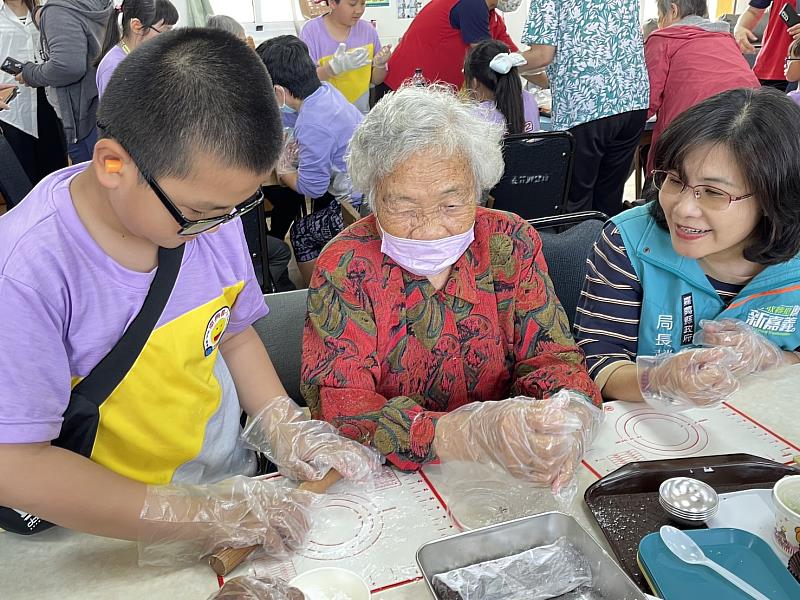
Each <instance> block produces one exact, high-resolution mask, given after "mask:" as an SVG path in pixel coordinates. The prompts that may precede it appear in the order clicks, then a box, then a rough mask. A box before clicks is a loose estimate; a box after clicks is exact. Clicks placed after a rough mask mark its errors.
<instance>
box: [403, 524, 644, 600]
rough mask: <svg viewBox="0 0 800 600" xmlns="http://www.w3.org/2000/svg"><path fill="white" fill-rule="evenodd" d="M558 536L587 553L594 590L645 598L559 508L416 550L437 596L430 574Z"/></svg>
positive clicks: (621, 599) (620, 598)
mask: <svg viewBox="0 0 800 600" xmlns="http://www.w3.org/2000/svg"><path fill="white" fill-rule="evenodd" d="M562 536H566V537H567V539H569V541H570V542H572V543H573V544H574V545H575V547H576V548H578V549H579V550H580V551H581V552H583V554H584V556H586V558H587V560H588V561H589V564H590V565H591V567H592V580H593V583H592V587H593V588H594V589H595V590H597V591H598V592H600V593H601V594H603V595H604V596H606V597H607V598H613V600H645V595H644V594H643V593H642V592H641V590H639V589H637V588H636V585H635V584H634V583H633V582H632V581H631V580H630V578H629V577H628V576H627V575H625V573H624V572H623V571H622V569H620V568H619V565H617V563H616V562H615V561H614V559H613V558H612V557H611V556H609V555H608V553H606V551H605V550H603V549H602V548H601V547H600V545H599V544H598V543H597V542H596V541H595V540H594V538H592V536H591V535H589V533H587V531H586V530H585V529H584V528H583V527H581V526H580V524H579V523H578V522H577V521H576V520H575V519H574V518H573V517H570V516H569V515H565V514H563V513H559V512H549V513H544V514H541V515H533V516H530V517H523V518H522V519H516V520H514V521H508V522H507V523H500V524H499V525H491V526H489V527H483V528H481V529H474V530H472V531H465V532H464V533H459V534H456V535H452V536H450V537H446V538H442V539H440V540H435V541H433V542H428V543H427V544H424V545H423V546H421V547H420V549H419V550H417V564H418V565H419V568H420V571H422V574H423V576H424V577H425V581H426V583H427V584H428V588H429V589H430V591H431V594H433V597H434V598H437V599H439V596H438V595H437V594H436V592H435V591H434V589H433V583H432V582H433V577H434V575H438V574H440V573H446V572H447V571H452V570H453V569H460V568H462V567H466V566H469V565H474V564H477V563H481V562H485V561H488V560H494V559H497V558H503V557H505V556H511V555H514V554H519V553H520V552H524V551H525V550H529V549H531V548H535V547H537V546H544V545H547V544H552V543H553V542H555V541H556V540H557V539H558V538H560V537H562Z"/></svg>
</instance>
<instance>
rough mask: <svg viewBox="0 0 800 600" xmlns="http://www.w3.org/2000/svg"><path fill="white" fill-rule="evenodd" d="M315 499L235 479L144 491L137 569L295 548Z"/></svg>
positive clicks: (259, 482)
mask: <svg viewBox="0 0 800 600" xmlns="http://www.w3.org/2000/svg"><path fill="white" fill-rule="evenodd" d="M315 498H317V496H316V495H315V494H312V493H310V492H304V491H302V490H298V489H288V488H284V487H280V486H279V485H277V484H276V482H275V481H268V480H267V481H265V480H259V479H252V478H250V477H244V476H237V477H233V478H231V479H226V480H225V481H221V482H219V483H215V484H212V485H179V484H177V485H150V486H148V487H147V495H146V496H145V501H144V504H143V505H142V511H141V514H140V517H139V519H140V521H139V524H140V528H139V531H140V533H139V563H140V564H142V565H157V566H173V565H179V564H190V563H194V562H196V561H197V560H199V559H200V558H202V557H204V556H207V555H209V554H211V553H212V552H214V551H215V550H217V549H219V548H222V547H227V548H245V547H249V546H260V547H261V548H262V549H263V551H264V552H265V553H266V554H267V555H269V556H285V555H287V554H288V553H290V552H294V551H296V550H298V549H299V548H301V547H302V546H303V544H304V542H305V538H306V534H307V533H308V530H309V528H310V526H311V517H310V509H311V506H312V505H313V503H314V502H315V501H316V500H315Z"/></svg>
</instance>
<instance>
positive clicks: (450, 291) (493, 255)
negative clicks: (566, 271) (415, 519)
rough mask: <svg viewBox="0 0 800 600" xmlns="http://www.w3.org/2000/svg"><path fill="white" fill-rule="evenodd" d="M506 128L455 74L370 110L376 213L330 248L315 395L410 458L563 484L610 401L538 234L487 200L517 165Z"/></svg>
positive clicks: (310, 365)
mask: <svg viewBox="0 0 800 600" xmlns="http://www.w3.org/2000/svg"><path fill="white" fill-rule="evenodd" d="M502 134H503V129H502V126H500V125H497V124H495V123H489V122H487V121H485V120H484V119H482V118H481V117H480V116H479V115H477V114H476V107H475V105H474V104H466V103H462V102H460V101H459V100H458V99H457V98H456V97H455V96H454V95H453V94H452V92H450V91H448V90H446V89H444V88H443V87H441V86H433V87H429V88H425V87H403V88H401V89H400V90H398V91H397V92H394V93H393V94H390V95H388V96H386V97H385V98H384V99H383V100H382V101H381V102H379V103H378V104H377V105H376V107H375V108H374V109H373V110H372V112H370V114H369V115H367V117H366V118H365V120H364V122H363V123H362V125H361V126H360V127H359V129H357V130H356V133H355V135H354V137H353V140H352V142H351V147H350V155H349V158H348V160H349V168H350V173H351V176H352V179H353V184H354V186H355V187H356V188H357V189H359V190H360V191H363V192H365V193H366V194H367V195H368V197H369V199H370V202H371V205H372V208H373V211H374V214H373V215H370V216H369V217H367V218H365V219H362V220H361V221H358V222H357V223H355V224H354V225H352V226H351V227H350V228H349V229H347V230H346V231H344V232H342V233H341V234H340V235H339V236H337V237H336V238H335V239H334V240H333V241H332V242H331V243H330V244H328V246H327V247H326V248H325V250H324V251H323V252H322V254H321V255H320V257H319V259H318V262H317V268H316V271H315V273H314V277H313V279H312V282H311V287H310V289H309V299H308V310H309V315H308V319H307V321H306V326H305V335H304V340H303V367H302V382H303V394H304V396H305V398H306V400H307V401H308V405H309V407H310V408H311V412H312V414H314V415H315V416H316V417H319V418H322V419H325V420H327V421H329V422H331V423H333V424H334V425H336V426H337V427H338V428H339V429H340V431H341V432H342V433H343V434H345V435H347V436H349V437H351V438H354V439H358V440H361V441H362V442H364V443H371V444H372V445H373V446H374V447H375V448H377V449H378V451H380V452H381V453H382V454H383V455H384V456H385V457H386V458H387V459H388V461H389V462H391V463H392V464H394V465H395V466H397V467H399V468H401V469H405V470H412V469H416V468H419V467H420V466H421V465H423V464H424V463H426V462H428V461H431V460H434V459H436V458H437V457H438V458H442V459H444V458H445V457H446V458H453V459H460V460H478V461H481V462H490V463H493V464H497V465H499V466H500V467H503V468H506V469H507V470H508V471H509V472H511V473H512V474H514V475H520V476H521V477H524V478H526V479H529V480H535V481H538V482H548V483H554V482H555V478H557V476H558V475H559V474H560V473H563V470H564V468H566V467H568V466H569V463H570V460H568V459H567V458H566V451H565V449H570V450H575V448H574V441H575V438H576V436H575V434H576V433H577V434H578V435H577V438H578V439H579V442H580V443H579V444H578V446H579V448H578V449H577V450H578V452H577V454H578V455H579V453H580V452H579V450H580V448H583V447H585V445H586V444H587V443H588V441H589V437H590V435H591V433H592V429H593V427H594V425H595V424H596V416H597V415H596V413H599V412H600V411H599V410H598V409H596V408H594V406H593V405H592V403H599V402H600V397H599V394H598V391H597V389H596V388H595V386H594V385H593V384H592V381H591V379H590V378H589V376H588V374H587V371H586V367H585V364H584V357H583V355H582V354H581V352H580V350H578V348H577V347H576V346H575V343H574V341H573V339H572V337H571V336H570V333H569V325H568V322H567V317H566V314H565V313H564V310H563V309H562V307H561V305H560V303H559V301H558V299H557V298H556V296H555V293H554V292H553V285H552V282H551V281H550V278H549V277H548V275H547V265H546V264H545V260H544V258H543V256H542V253H541V241H540V239H539V236H538V235H537V233H536V231H535V230H534V229H533V228H532V227H531V226H530V225H528V224H527V223H526V222H525V221H523V220H522V219H521V218H519V217H518V216H515V215H512V214H508V213H504V212H498V211H493V210H488V209H484V208H479V207H477V200H478V198H479V197H480V195H481V191H482V190H486V189H489V188H491V187H492V186H493V185H494V184H495V183H496V182H497V181H498V179H499V178H500V176H501V175H502V172H503V158H502V153H501V147H500V139H501V137H502ZM515 395H522V396H527V398H524V399H511V400H507V399H506V398H509V396H515ZM504 399H506V400H504ZM547 399H549V401H548V400H547ZM575 415H578V427H577V429H582V431H579V432H576V431H575V429H576V428H575V427H573V426H572V425H570V424H574V423H575V422H576V416H575ZM576 458H577V456H576V453H575V452H572V454H571V461H572V464H575V463H574V461H575V459H576Z"/></svg>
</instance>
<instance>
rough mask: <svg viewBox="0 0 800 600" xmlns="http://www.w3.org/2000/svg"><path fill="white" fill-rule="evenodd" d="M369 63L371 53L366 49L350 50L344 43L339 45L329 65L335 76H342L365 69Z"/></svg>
mask: <svg viewBox="0 0 800 600" xmlns="http://www.w3.org/2000/svg"><path fill="white" fill-rule="evenodd" d="M369 63H370V60H369V52H367V49H366V48H353V49H352V50H348V49H347V45H346V44H344V43H342V44H339V47H338V48H337V49H336V52H334V54H333V58H331V60H330V62H329V63H328V64H329V65H330V66H331V71H333V74H334V75H341V74H342V73H344V72H346V71H352V70H353V69H360V68H361V67H365V66H367V65H368V64H369Z"/></svg>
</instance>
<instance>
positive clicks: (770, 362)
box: [694, 319, 788, 377]
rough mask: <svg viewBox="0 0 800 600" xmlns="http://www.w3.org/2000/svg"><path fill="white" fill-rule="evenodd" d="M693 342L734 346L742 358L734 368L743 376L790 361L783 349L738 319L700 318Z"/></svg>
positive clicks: (704, 344) (732, 369)
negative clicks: (716, 319)
mask: <svg viewBox="0 0 800 600" xmlns="http://www.w3.org/2000/svg"><path fill="white" fill-rule="evenodd" d="M694 343H695V344H697V345H699V346H714V347H721V348H730V349H732V350H733V351H734V352H736V354H738V355H739V360H738V361H737V362H736V364H735V365H733V366H732V367H731V371H733V373H734V374H735V375H737V376H740V377H741V376H744V375H749V374H750V373H755V372H757V371H767V370H768V369H777V368H778V367H782V366H784V365H786V364H788V361H787V360H786V356H785V355H784V353H783V350H781V349H780V348H779V347H778V346H776V345H775V344H774V343H772V342H771V341H770V340H768V339H767V338H765V337H764V336H763V335H761V334H760V333H758V332H757V331H756V330H755V329H753V328H752V327H750V326H749V325H748V324H747V323H744V322H742V321H737V320H736V319H720V320H719V321H707V320H703V321H700V331H698V332H697V333H695V334H694Z"/></svg>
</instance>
